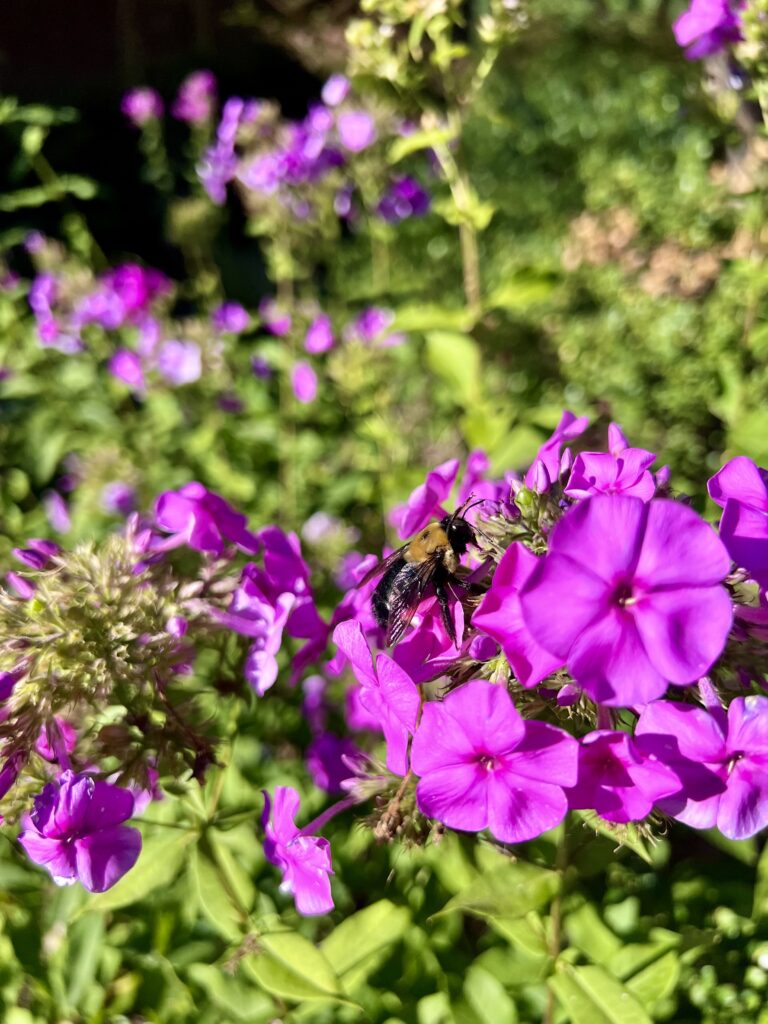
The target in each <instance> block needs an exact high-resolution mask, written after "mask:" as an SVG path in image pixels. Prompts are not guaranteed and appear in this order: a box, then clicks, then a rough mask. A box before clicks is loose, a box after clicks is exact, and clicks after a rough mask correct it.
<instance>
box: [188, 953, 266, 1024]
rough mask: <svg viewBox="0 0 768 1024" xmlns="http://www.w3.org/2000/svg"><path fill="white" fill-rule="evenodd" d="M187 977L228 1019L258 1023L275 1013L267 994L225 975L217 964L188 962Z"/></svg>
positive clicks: (250, 1023) (252, 1023)
mask: <svg viewBox="0 0 768 1024" xmlns="http://www.w3.org/2000/svg"><path fill="white" fill-rule="evenodd" d="M187 976H188V977H189V979H190V981H192V982H194V984H195V985H199V986H200V988H201V989H203V990H204V992H205V994H206V995H207V996H208V998H209V999H210V1000H211V1002H212V1003H213V1005H214V1006H216V1007H217V1008H218V1009H219V1010H223V1011H224V1013H226V1014H227V1016H228V1018H231V1019H232V1020H242V1021H245V1022H246V1024H261V1022H262V1021H263V1022H266V1021H269V1020H272V1019H273V1018H274V1016H275V1012H276V1011H275V1004H274V1003H273V1002H272V1000H271V999H270V998H269V997H268V996H266V995H264V993H263V992H258V991H256V990H255V989H254V988H253V987H252V986H250V985H246V984H244V983H243V982H242V981H239V980H238V979H237V978H232V977H230V976H229V975H227V974H225V973H224V971H223V970H222V968H221V967H220V966H215V965H213V964H190V966H189V967H188V969H187Z"/></svg>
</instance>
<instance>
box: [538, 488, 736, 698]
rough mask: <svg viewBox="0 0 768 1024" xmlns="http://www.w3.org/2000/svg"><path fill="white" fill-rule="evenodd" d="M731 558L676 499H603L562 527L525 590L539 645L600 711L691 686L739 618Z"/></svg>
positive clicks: (580, 508)
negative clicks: (728, 581) (727, 582)
mask: <svg viewBox="0 0 768 1024" xmlns="http://www.w3.org/2000/svg"><path fill="white" fill-rule="evenodd" d="M729 568H730V559H729V558H728V553H727V552H726V550H725V548H724V547H723V545H722V543H721V542H720V540H719V539H718V537H717V535H716V534H715V532H714V531H713V530H712V528H711V527H710V526H708V524H707V523H705V522H704V520H703V519H700V518H699V516H697V515H696V513H695V512H694V511H693V510H692V509H690V508H687V507H686V506H684V505H680V504H678V503H676V502H674V501H665V500H656V501H652V502H649V503H646V502H644V501H642V500H641V499H640V498H633V497H627V496H625V495H607V494H604V495H598V496H597V497H595V498H588V499H586V500H585V501H583V502H581V503H580V504H579V505H576V506H575V507H574V508H572V509H571V510H570V511H569V512H568V513H567V514H566V515H565V516H564V517H563V518H562V519H561V520H560V522H559V523H558V524H557V526H556V527H555V529H554V531H553V533H552V537H551V540H550V551H549V554H548V555H547V556H546V557H545V558H543V559H542V560H541V561H540V563H539V564H538V565H537V566H536V567H535V569H534V571H533V573H532V574H531V575H530V577H529V578H528V580H527V582H526V583H525V584H524V585H523V587H522V589H521V591H520V603H521V607H522V612H523V620H524V623H525V625H526V627H527V628H528V629H529V630H530V632H531V633H532V635H533V636H534V637H535V638H536V641H537V642H538V643H539V644H540V645H541V646H542V647H543V648H544V649H545V650H546V651H548V652H549V653H550V654H552V655H553V656H555V657H557V658H559V659H560V660H561V661H563V662H565V663H566V664H567V666H568V669H569V671H570V672H571V675H572V676H573V677H574V679H575V680H576V682H577V683H578V684H579V686H581V687H582V688H583V689H584V690H585V691H586V692H587V693H588V694H589V696H590V697H591V698H592V699H593V700H595V701H598V702H599V703H603V704H608V705H612V706H618V707H628V706H632V705H634V704H644V703H646V702H647V701H650V700H654V699H655V698H656V697H660V696H661V695H662V694H663V693H664V691H665V690H666V688H667V683H675V684H677V685H681V686H684V685H687V684H689V683H693V682H696V680H698V679H699V678H700V677H701V676H703V675H704V674H705V673H706V672H707V670H708V669H709V668H710V666H711V665H712V664H713V662H714V661H715V660H716V659H717V657H718V656H719V654H720V652H721V651H722V649H723V647H724V646H725V641H726V638H727V636H728V633H729V631H730V628H731V621H732V617H733V612H732V608H731V601H730V598H729V596H728V593H727V591H726V590H725V589H724V587H722V586H721V581H722V580H723V578H724V577H725V576H726V575H727V573H728V570H729Z"/></svg>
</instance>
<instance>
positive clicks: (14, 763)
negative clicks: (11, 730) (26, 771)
mask: <svg viewBox="0 0 768 1024" xmlns="http://www.w3.org/2000/svg"><path fill="white" fill-rule="evenodd" d="M26 760H27V758H26V754H24V753H23V752H22V751H20V750H17V751H16V753H14V754H11V755H10V757H7V758H6V759H5V761H4V762H3V766H2V768H0V800H2V799H3V797H4V796H5V795H6V793H8V791H9V790H10V789H11V787H12V786H13V785H14V784H15V782H16V779H18V777H19V773H20V772H21V769H22V768H23V767H24V764H25V762H26Z"/></svg>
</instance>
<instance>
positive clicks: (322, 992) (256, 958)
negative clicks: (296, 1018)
mask: <svg viewBox="0 0 768 1024" xmlns="http://www.w3.org/2000/svg"><path fill="white" fill-rule="evenodd" d="M259 946H260V947H261V952H260V953H252V954H250V955H249V956H247V957H246V958H245V960H244V961H243V964H244V966H245V968H246V970H247V971H248V972H249V973H250V974H251V975H252V976H253V977H254V978H255V979H256V981H257V982H258V983H259V985H261V987H262V988H263V989H265V990H266V991H267V992H269V993H271V994H272V995H275V996H280V997H281V998H283V999H291V1000H294V1001H295V1002H300V1001H301V1000H303V999H333V1000H337V1001H341V1002H348V1000H346V999H345V998H344V994H343V992H342V988H341V983H340V982H339V979H338V977H337V975H336V973H335V971H334V970H333V968H332V967H331V965H330V964H329V963H328V960H327V959H326V958H325V956H323V954H322V953H321V952H320V950H319V949H318V948H317V947H316V946H313V945H312V943H311V942H309V940H308V939H305V938H304V936H303V935H299V934H298V932H287V931H286V932H270V933H269V934H266V935H261V936H260V937H259Z"/></svg>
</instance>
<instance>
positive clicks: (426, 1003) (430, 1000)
mask: <svg viewBox="0 0 768 1024" xmlns="http://www.w3.org/2000/svg"><path fill="white" fill-rule="evenodd" d="M416 1019H417V1021H418V1024H454V1022H455V1019H456V1018H455V1017H454V1016H453V1013H452V1012H451V1004H450V1002H449V1001H448V996H447V995H446V994H445V992H434V993H433V994H432V995H431V996H424V998H423V999H420V1000H419V1002H418V1003H417V1005H416Z"/></svg>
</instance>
